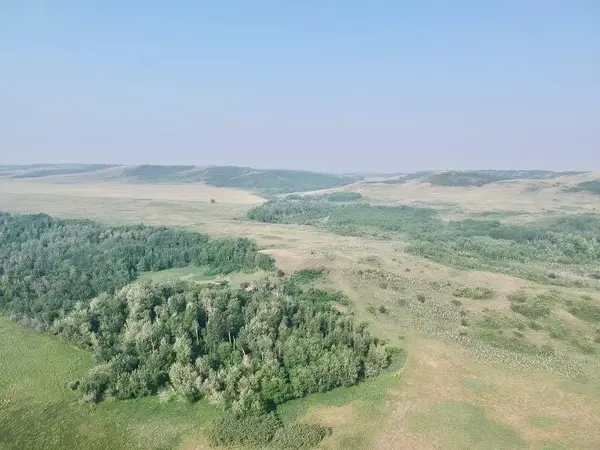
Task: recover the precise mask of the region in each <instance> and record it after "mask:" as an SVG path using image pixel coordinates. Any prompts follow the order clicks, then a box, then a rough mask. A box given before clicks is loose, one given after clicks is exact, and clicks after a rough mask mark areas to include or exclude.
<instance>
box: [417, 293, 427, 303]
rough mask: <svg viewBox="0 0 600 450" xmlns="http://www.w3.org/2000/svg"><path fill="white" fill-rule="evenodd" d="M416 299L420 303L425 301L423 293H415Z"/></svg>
mask: <svg viewBox="0 0 600 450" xmlns="http://www.w3.org/2000/svg"><path fill="white" fill-rule="evenodd" d="M417 300H419V301H420V302H421V303H425V300H426V298H425V294H417Z"/></svg>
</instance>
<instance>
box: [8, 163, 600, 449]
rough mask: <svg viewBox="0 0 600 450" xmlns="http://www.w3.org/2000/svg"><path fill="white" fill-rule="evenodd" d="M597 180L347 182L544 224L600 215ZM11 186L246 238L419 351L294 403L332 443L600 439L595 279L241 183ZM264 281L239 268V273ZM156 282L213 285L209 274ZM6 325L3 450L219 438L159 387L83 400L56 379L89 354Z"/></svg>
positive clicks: (34, 208)
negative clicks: (134, 395)
mask: <svg viewBox="0 0 600 450" xmlns="http://www.w3.org/2000/svg"><path fill="white" fill-rule="evenodd" d="M591 177H592V175H590V174H582V175H568V176H564V177H559V178H556V179H551V180H547V179H543V180H516V181H515V180H512V181H505V182H501V183H491V184H486V185H485V186H481V187H456V186H453V187H444V186H431V185H429V184H428V183H422V182H419V181H418V180H417V181H407V182H405V183H401V184H400V183H361V184H355V185H352V186H348V187H347V188H343V189H342V192H343V191H344V190H347V191H348V192H358V193H360V194H361V195H362V197H363V198H362V199H361V200H360V202H357V203H376V204H384V205H401V204H411V205H413V206H425V207H428V208H433V209H434V210H435V211H436V213H437V214H438V215H439V218H440V219H441V220H442V221H447V220H449V219H453V220H456V219H465V218H470V219H476V220H480V219H490V218H493V219H495V220H499V221H500V222H501V223H502V224H506V225H519V226H520V225H526V226H530V224H535V223H539V222H540V221H544V220H547V219H555V218H557V217H561V216H565V215H572V214H581V213H595V212H598V211H600V201H599V200H598V197H597V196H595V195H593V194H591V193H586V192H585V191H578V192H567V191H566V190H567V189H568V188H569V187H570V186H576V185H577V184H579V183H582V182H585V181H590V180H591ZM0 192H1V194H0V210H6V211H11V212H40V211H41V212H46V213H50V214H54V215H57V216H60V217H90V218H94V219H98V220H101V221H104V222H108V223H138V222H145V223H149V224H161V225H170V226H182V227H186V228H192V229H196V230H200V231H203V232H206V233H209V234H212V235H219V236H246V237H250V238H252V239H255V240H256V241H257V242H258V243H259V244H260V245H261V246H262V247H263V248H264V251H265V252H267V253H269V254H271V255H272V256H274V257H275V259H276V261H277V266H278V267H280V268H281V269H282V270H283V271H284V272H286V273H291V272H293V271H295V270H298V269H303V268H323V269H324V276H323V277H322V278H320V279H317V280H316V281H315V283H316V284H317V285H319V286H327V287H330V288H333V289H338V290H341V291H342V292H344V293H345V294H346V295H348V297H349V298H350V299H351V305H350V306H349V307H348V310H349V312H352V313H353V314H354V315H355V316H356V317H357V319H358V320H364V321H367V322H368V323H369V327H370V329H371V330H372V331H373V333H375V334H377V335H378V336H380V337H383V338H385V339H387V340H388V341H389V342H390V343H391V344H394V345H397V346H400V347H401V348H403V349H405V351H406V353H407V358H406V363H405V364H401V363H399V364H398V365H397V366H396V367H395V368H394V369H393V370H392V371H390V372H388V373H386V374H384V375H382V376H380V377H378V378H376V379H373V380H370V381H368V382H366V383H364V384H361V385H359V386H356V387H353V388H350V389H338V390H334V391H332V392H330V393H327V394H319V395H314V396H310V397H308V398H306V399H301V400H297V401H292V402H289V403H287V404H285V405H283V407H282V408H281V410H280V413H281V416H282V418H283V420H284V421H288V422H291V421H293V420H300V421H306V422H311V423H319V424H323V425H327V426H330V427H331V428H332V430H333V433H332V435H331V436H329V437H328V438H327V439H325V440H324V441H323V442H322V444H321V446H322V448H356V449H359V448H380V449H389V448H456V449H459V448H537V449H543V448H546V449H551V448H555V449H558V448H599V447H600V431H599V430H600V382H599V381H598V377H597V373H599V370H600V363H599V361H600V331H599V330H600V319H599V316H598V308H599V307H600V293H599V292H598V289H597V286H596V285H595V284H594V279H593V278H590V279H587V278H586V279H585V282H584V283H571V284H565V285H560V284H556V283H554V284H553V281H554V280H555V279H554V278H548V279H546V278H540V279H531V278H529V279H528V278H527V277H524V276H523V275H522V273H521V272H507V271H502V270H496V269H495V268H494V266H493V265H489V264H488V265H487V266H486V265H479V267H465V266H464V265H462V266H461V265H456V264H449V263H448V262H447V261H444V260H443V259H440V260H438V261H437V262H436V261H434V260H428V259H426V258H424V257H422V256H420V255H418V254H414V253H409V252H407V251H406V248H407V246H408V245H410V242H409V240H408V239H406V238H405V237H403V236H402V235H397V236H396V235H394V236H393V238H391V239H390V238H386V239H383V238H382V237H381V236H373V235H369V234H367V235H360V236H357V235H354V236H352V235H340V234H336V233H332V232H331V230H328V229H327V228H325V227H315V226H311V225H297V224H277V223H260V222H250V221H248V220H246V219H245V217H246V213H247V211H248V210H249V209H250V208H252V207H254V206H256V205H257V204H260V203H261V202H262V201H263V199H261V198H260V197H258V196H255V195H252V194H249V193H248V192H246V191H243V190H232V189H228V188H215V187H208V186H203V185H189V186H173V185H152V184H143V185H136V184H129V185H121V184H103V183H94V184H91V183H89V184H77V185H67V184H57V183H48V182H34V181H22V180H19V181H15V180H6V179H5V180H3V181H0ZM323 192H331V191H319V193H318V194H319V195H321V194H322V193H323ZM210 198H215V199H216V203H214V204H212V203H210ZM342 198H344V196H342ZM348 198H349V197H348ZM333 203H335V202H333ZM483 267H485V270H482V268H483ZM574 267H575V266H574ZM577 267H580V266H577ZM588 272H589V271H588ZM561 273H562V272H560V271H557V275H561ZM573 273H575V272H573ZM582 273H583V272H582ZM586 274H587V275H589V274H588V273H587V272H586ZM261 275H262V274H260V273H259V274H239V275H238V274H233V275H231V276H230V278H229V281H230V282H231V283H239V282H242V281H252V279H254V278H253V277H260V276H261ZM570 276H571V275H570ZM152 277H159V278H161V277H165V279H170V278H190V279H195V280H196V281H199V282H202V281H205V280H206V277H205V276H204V273H203V271H202V269H198V268H184V269H178V270H177V271H165V272H163V273H161V272H159V273H156V274H152ZM245 277H246V278H245ZM0 327H1V328H0V329H1V330H2V340H1V341H0V347H1V348H0V358H1V359H0V361H2V364H1V365H0V392H1V398H2V400H1V401H2V403H1V404H0V405H2V406H1V407H0V414H2V416H1V418H2V420H1V421H0V448H1V447H2V446H4V447H8V448H17V447H18V448H39V444H40V443H42V442H48V443H54V444H55V446H54V448H58V442H59V441H61V442H67V443H73V446H74V447H81V446H83V447H86V448H109V446H107V445H106V444H111V447H110V448H131V447H134V448H135V447H143V448H177V447H181V448H188V449H192V448H195V449H196V448H197V449H200V448H207V444H206V442H205V440H204V438H203V427H205V426H206V424H207V423H208V422H209V421H210V420H211V418H213V417H214V416H215V411H214V410H213V409H212V408H210V407H208V406H207V405H206V404H204V403H199V404H196V405H194V406H189V405H186V404H182V403H178V402H167V403H160V402H159V401H158V400H157V399H144V400H135V401H127V402H122V401H116V402H108V403H101V404H99V405H97V406H95V407H90V406H87V405H80V404H79V403H77V398H76V397H74V396H73V394H72V393H71V391H69V390H67V389H66V388H65V387H64V386H61V385H60V383H53V382H52V381H51V380H52V379H57V378H62V375H61V377H55V376H54V375H53V373H59V374H60V373H65V372H66V373H77V371H84V370H86V368H87V367H88V366H89V364H91V360H90V359H89V355H87V354H86V353H83V352H80V351H79V350H76V349H74V348H72V347H70V346H69V345H66V344H64V343H62V342H60V341H57V340H56V339H55V338H53V337H50V336H45V335H40V334H36V333H35V332H33V331H31V330H28V329H25V328H22V327H20V326H18V325H16V324H13V323H10V322H8V321H6V320H3V321H2V322H0ZM7 334H8V335H10V336H12V341H8V338H6V337H5V335H7ZM40 359H43V361H44V363H43V364H39V361H40ZM5 362H6V363H5ZM56 371H58V372H56ZM61 371H62V372H61ZM17 374H19V375H23V374H26V376H24V377H20V378H18V377H17ZM21 379H23V380H24V381H23V382H21V381H18V380H21ZM28 380H29V381H28ZM55 410H57V411H58V412H54V413H53V411H55ZM40 417H41V419H40ZM54 419H56V420H54ZM59 419H60V420H59ZM63 423H64V424H65V425H62V424H63ZM113 427H114V428H113ZM1 439H5V441H2V440H1ZM17 439H21V440H20V441H19V440H17ZM86 439H89V441H86ZM13 442H16V443H17V444H21V445H20V446H17V447H15V445H14V444H13ZM36 444H37V445H36ZM46 448H53V447H52V445H51V444H46Z"/></svg>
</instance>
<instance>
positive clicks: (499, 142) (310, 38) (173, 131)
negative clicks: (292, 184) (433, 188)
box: [0, 0, 600, 172]
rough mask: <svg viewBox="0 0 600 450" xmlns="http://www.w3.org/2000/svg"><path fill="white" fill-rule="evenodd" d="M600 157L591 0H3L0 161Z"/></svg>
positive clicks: (416, 163) (370, 162) (265, 164)
mask: <svg viewBox="0 0 600 450" xmlns="http://www.w3.org/2000/svg"><path fill="white" fill-rule="evenodd" d="M64 162H78V163H115V164H193V165H209V164H214V165H241V166H252V167H259V168H289V169H309V170H319V171H330V172H357V171H360V172H403V171H407V172H408V171H414V170H422V169H485V168H496V169H549V170H600V2H599V1H597V0H588V1H585V0H562V1H556V0H519V1H516V0H490V1H484V2H482V1H480V0H472V1H466V0H455V1H447V0H437V1H436V0H429V1H427V0H422V1H398V0H393V1H392V0H390V1H383V0H381V1H378V0H372V1H366V0H364V1H353V0H344V1H342V0H328V1H323V0H320V1H316V0H302V1H301V0H296V1H291V0H289V1H287V0H270V1H267V0H238V1H235V0H205V1H192V0H178V1H172V2H167V1H157V0H150V1H140V0H129V1H127V2H123V1H120V0H97V1H93V0H81V1H76V0H70V1H67V0H0V164H25V163H64Z"/></svg>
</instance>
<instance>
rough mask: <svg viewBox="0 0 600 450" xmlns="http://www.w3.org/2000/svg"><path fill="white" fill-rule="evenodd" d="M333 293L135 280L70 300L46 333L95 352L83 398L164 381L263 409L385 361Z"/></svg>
mask: <svg viewBox="0 0 600 450" xmlns="http://www.w3.org/2000/svg"><path fill="white" fill-rule="evenodd" d="M332 298H335V297H332V296H330V295H327V293H326V292H322V291H319V290H315V289H305V288H303V287H301V286H299V285H298V284H296V283H290V282H279V283H269V282H267V281H265V282H262V283H260V284H259V285H258V286H254V287H240V288H230V287H228V286H216V285H199V284H195V283H186V282H179V283H174V284H153V283H151V282H144V283H140V284H134V285H131V286H128V287H126V288H124V289H123V290H121V291H119V292H118V293H116V294H112V295H111V294H103V295H101V296H99V297H98V298H96V299H94V301H92V302H91V303H89V304H88V305H85V306H84V305H78V306H77V307H76V308H75V310H74V311H72V313H71V314H69V315H67V316H65V317H64V318H62V319H60V320H57V321H55V323H54V326H53V329H52V331H53V332H55V333H57V334H60V335H62V336H65V337H67V338H68V339H70V340H71V341H72V342H75V343H76V344H77V345H80V346H82V347H85V348H89V349H90V350H92V351H93V352H94V355H95V357H96V360H97V361H98V363H99V364H98V365H97V366H96V367H95V368H94V369H93V370H92V371H91V372H90V374H89V376H88V377H87V378H85V379H84V380H81V382H80V383H79V384H77V386H78V388H79V389H80V390H82V391H83V393H84V394H85V395H86V398H87V399H88V400H89V401H93V402H95V401H98V400H100V399H102V398H103V397H105V396H113V397H117V398H130V397H138V396H144V395H151V394H155V393H157V392H158V390H160V389H162V388H167V387H168V388H169V389H172V390H173V391H174V392H175V393H177V394H178V395H180V396H181V397H184V398H186V399H189V400H196V399H199V398H201V397H205V398H207V399H208V400H209V401H210V402H212V403H216V404H218V405H221V406H223V407H224V408H225V409H228V410H231V411H233V412H234V413H236V414H245V413H248V412H262V411H264V410H265V409H266V408H267V407H268V406H269V405H271V404H278V403H282V402H284V401H286V400H289V399H292V398H297V397H302V396H304V395H306V394H308V393H311V392H322V391H327V390H330V389H332V388H334V387H337V386H351V385H353V384H356V383H357V382H358V381H359V380H361V379H363V378H365V377H369V376H372V375H375V374H377V373H379V372H380V371H381V370H382V369H383V368H385V367H387V365H388V364H389V359H390V354H389V352H388V350H387V349H386V348H385V347H384V346H383V345H382V343H380V342H378V341H377V340H376V339H373V338H372V337H370V335H369V333H368V332H367V331H366V329H365V326H364V325H361V326H355V325H354V323H353V320H352V317H351V316H348V315H344V314H341V313H340V312H338V311H337V310H336V309H335V308H334V307H333V306H334V304H333V303H332V302H331V299H332ZM74 387H75V386H74Z"/></svg>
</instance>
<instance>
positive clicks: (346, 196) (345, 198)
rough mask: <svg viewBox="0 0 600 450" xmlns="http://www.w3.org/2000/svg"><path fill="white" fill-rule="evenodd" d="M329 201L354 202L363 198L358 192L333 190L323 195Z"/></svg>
mask: <svg viewBox="0 0 600 450" xmlns="http://www.w3.org/2000/svg"><path fill="white" fill-rule="evenodd" d="M323 198H324V199H325V200H327V201H328V202H354V201H356V200H361V199H362V198H363V196H362V194H360V193H358V192H332V193H331V194H325V195H324V196H323Z"/></svg>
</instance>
